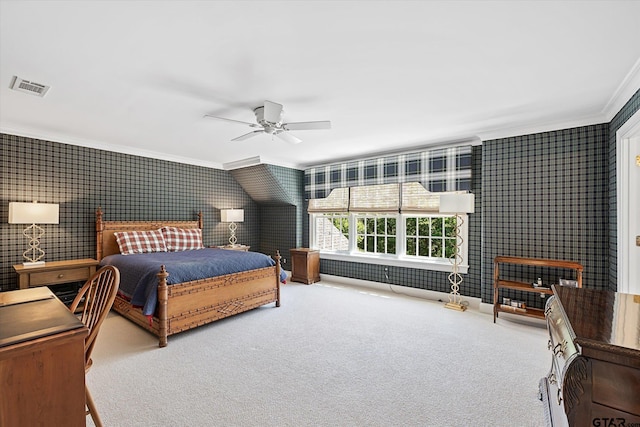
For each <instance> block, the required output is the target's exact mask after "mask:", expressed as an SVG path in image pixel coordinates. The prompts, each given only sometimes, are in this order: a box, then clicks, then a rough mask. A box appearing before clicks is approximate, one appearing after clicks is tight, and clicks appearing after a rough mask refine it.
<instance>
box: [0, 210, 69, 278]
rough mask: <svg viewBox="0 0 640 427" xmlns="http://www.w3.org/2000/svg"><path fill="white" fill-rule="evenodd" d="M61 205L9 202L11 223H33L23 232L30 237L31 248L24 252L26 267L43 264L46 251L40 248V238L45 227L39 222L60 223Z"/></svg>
mask: <svg viewBox="0 0 640 427" xmlns="http://www.w3.org/2000/svg"><path fill="white" fill-rule="evenodd" d="M59 218H60V205H58V204H54V203H38V202H36V201H34V202H33V203H21V202H11V203H9V224H31V225H30V226H29V227H27V228H25V229H24V231H23V232H22V234H24V235H25V237H27V238H28V239H29V249H27V250H26V251H24V252H23V253H22V256H23V257H24V259H26V260H27V262H25V263H23V265H24V266H25V267H35V266H38V265H43V264H44V261H41V259H42V258H44V255H45V253H44V251H43V250H42V249H40V238H41V237H42V236H44V228H42V227H40V226H39V225H37V224H59V220H60V219H59Z"/></svg>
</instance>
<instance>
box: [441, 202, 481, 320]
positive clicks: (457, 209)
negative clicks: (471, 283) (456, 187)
mask: <svg viewBox="0 0 640 427" xmlns="http://www.w3.org/2000/svg"><path fill="white" fill-rule="evenodd" d="M473 208H474V197H473V194H471V193H452V194H443V195H441V196H440V213H447V214H454V215H455V217H456V228H455V233H456V242H455V246H454V250H453V255H451V258H450V260H451V263H452V264H453V269H452V270H451V274H449V282H450V283H451V292H450V293H449V302H448V303H446V304H445V307H446V308H451V309H453V310H458V311H465V310H466V309H467V306H466V305H464V304H462V297H461V295H460V284H461V283H462V275H461V274H460V272H459V267H460V264H462V261H463V259H462V254H460V249H461V247H462V243H463V241H462V236H460V226H461V225H462V224H463V222H464V221H463V219H462V215H461V214H463V213H473Z"/></svg>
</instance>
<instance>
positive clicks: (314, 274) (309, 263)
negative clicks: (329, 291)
mask: <svg viewBox="0 0 640 427" xmlns="http://www.w3.org/2000/svg"><path fill="white" fill-rule="evenodd" d="M289 252H290V253H291V281H292V282H301V283H306V284H307V285H310V284H312V283H314V282H319V281H320V251H317V250H315V249H308V248H297V249H291V250H290V251H289Z"/></svg>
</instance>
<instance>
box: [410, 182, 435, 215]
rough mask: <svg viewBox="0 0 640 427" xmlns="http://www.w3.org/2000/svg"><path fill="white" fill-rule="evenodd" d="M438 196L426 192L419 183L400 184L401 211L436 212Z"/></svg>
mask: <svg viewBox="0 0 640 427" xmlns="http://www.w3.org/2000/svg"><path fill="white" fill-rule="evenodd" d="M440 194H442V193H432V192H430V191H428V190H427V189H426V188H424V187H423V186H422V184H420V183H419V182H406V183H404V184H402V205H401V211H402V212H403V213H405V212H438V209H439V206H440Z"/></svg>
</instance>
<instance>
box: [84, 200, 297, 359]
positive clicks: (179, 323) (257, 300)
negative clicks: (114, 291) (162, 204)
mask: <svg viewBox="0 0 640 427" xmlns="http://www.w3.org/2000/svg"><path fill="white" fill-rule="evenodd" d="M163 227H167V228H172V227H173V228H175V229H180V230H185V232H187V231H189V230H191V231H196V230H197V231H198V232H199V230H201V229H202V214H201V213H200V214H198V219H197V220H196V221H105V220H104V219H103V211H102V209H101V208H98V210H97V211H96V254H97V259H98V261H100V263H101V265H106V264H111V265H116V266H118V265H117V264H116V263H115V262H113V259H114V258H121V259H126V260H132V259H134V258H140V259H142V258H145V256H144V255H147V254H141V255H140V256H139V255H138V254H135V255H119V254H120V248H121V246H120V245H121V244H122V241H118V240H116V233H118V236H122V235H123V234H127V235H128V234H131V233H132V232H151V233H153V232H154V231H156V230H159V229H162V228H163ZM119 238H120V237H119ZM119 243H120V244H119ZM207 251H219V254H221V255H224V256H232V254H233V257H234V259H235V257H236V256H243V255H242V254H244V256H248V255H250V254H253V255H252V256H254V257H257V256H262V257H264V258H268V260H270V263H269V264H268V266H266V267H260V268H251V269H247V270H245V271H239V272H233V273H228V274H223V275H217V276H215V277H205V278H198V279H194V280H188V281H184V282H179V283H173V284H171V281H172V279H173V277H171V274H172V273H171V267H168V268H167V267H166V266H165V264H164V263H163V264H162V265H159V268H158V269H157V273H155V274H154V275H155V276H156V277H157V284H156V283H154V284H153V286H154V288H157V291H155V289H154V292H156V293H155V295H152V299H155V301H156V302H155V304H151V305H152V306H151V307H148V306H146V302H145V306H143V307H140V306H142V304H136V303H135V301H133V302H132V297H133V295H132V292H131V291H129V292H128V294H127V293H126V291H123V292H120V293H119V295H118V296H117V297H116V300H115V302H114V305H113V309H114V310H115V311H116V312H118V313H119V314H121V315H122V316H124V317H126V318H127V319H129V320H131V321H132V322H134V323H136V324H137V325H138V326H140V327H142V328H144V329H146V330H147V331H149V332H151V333H153V334H154V335H156V336H157V337H158V340H159V346H160V347H165V346H166V345H167V339H168V337H169V336H170V335H173V334H177V333H179V332H183V331H186V330H189V329H192V328H196V327H198V326H201V325H205V324H207V323H210V322H213V321H215V320H219V319H223V318H225V317H229V316H233V315H235V314H238V313H242V312H245V311H248V310H252V309H254V308H257V307H260V306H263V305H266V304H270V303H275V307H280V283H281V280H282V276H283V275H284V273H283V272H282V270H281V267H280V253H279V252H277V254H276V255H275V256H274V257H273V258H271V257H267V256H265V255H262V254H258V253H251V252H242V251H233V250H224V249H210V248H205V249H201V250H195V251H190V252H194V253H199V254H204V253H205V252H207ZM149 255H155V256H156V259H155V260H154V261H153V262H155V263H156V264H157V263H158V262H162V261H163V259H164V258H162V257H163V256H164V254H149ZM167 256H168V255H167ZM158 257H159V258H158ZM171 262H173V261H171ZM166 265H173V264H170V263H169V262H168V263H167V264H166ZM118 268H119V269H121V276H124V277H127V275H128V273H127V272H126V271H123V270H122V268H121V267H118ZM187 270H189V269H187ZM169 277H171V279H168V278H169ZM127 285H128V284H127V283H126V281H125V280H122V279H121V285H120V286H121V289H123V290H126V289H127ZM149 293H151V291H149Z"/></svg>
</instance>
